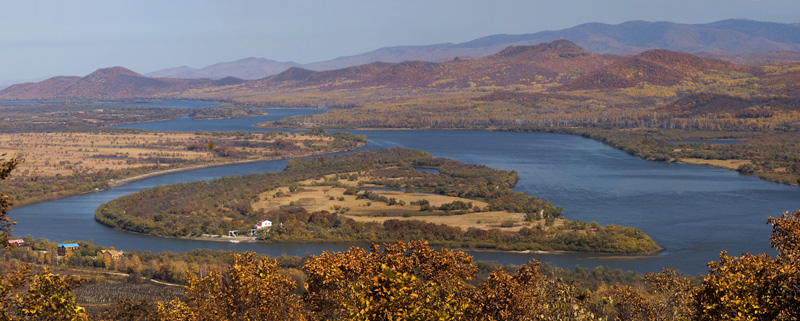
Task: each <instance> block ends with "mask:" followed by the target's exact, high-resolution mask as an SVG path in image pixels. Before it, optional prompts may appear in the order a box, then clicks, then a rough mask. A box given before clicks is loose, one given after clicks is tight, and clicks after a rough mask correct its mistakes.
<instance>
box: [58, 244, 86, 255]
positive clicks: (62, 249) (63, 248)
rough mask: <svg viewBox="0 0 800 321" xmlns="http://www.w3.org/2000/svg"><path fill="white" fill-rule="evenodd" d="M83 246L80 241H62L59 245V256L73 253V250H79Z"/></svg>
mask: <svg viewBox="0 0 800 321" xmlns="http://www.w3.org/2000/svg"><path fill="white" fill-rule="evenodd" d="M80 247H81V246H80V245H78V243H62V244H59V245H58V256H67V255H68V254H72V252H73V251H76V250H78V248H80Z"/></svg>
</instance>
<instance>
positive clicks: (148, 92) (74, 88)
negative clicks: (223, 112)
mask: <svg viewBox="0 0 800 321" xmlns="http://www.w3.org/2000/svg"><path fill="white" fill-rule="evenodd" d="M62 78H63V79H62ZM213 85H214V84H213V82H212V81H211V80H208V79H201V80H187V79H170V78H150V77H145V76H142V75H140V74H138V73H135V72H133V71H130V70H128V69H125V68H122V67H113V68H106V69H99V70H97V71H95V72H93V73H91V74H89V75H88V76H86V77H83V78H79V77H57V78H51V79H48V80H45V81H42V82H38V83H31V84H23V85H17V86H11V87H9V88H7V89H5V90H2V91H0V99H9V100H21V99H90V100H91V99H129V98H148V97H156V96H163V95H169V94H177V93H181V92H184V91H186V90H188V89H191V88H201V87H210V86H213Z"/></svg>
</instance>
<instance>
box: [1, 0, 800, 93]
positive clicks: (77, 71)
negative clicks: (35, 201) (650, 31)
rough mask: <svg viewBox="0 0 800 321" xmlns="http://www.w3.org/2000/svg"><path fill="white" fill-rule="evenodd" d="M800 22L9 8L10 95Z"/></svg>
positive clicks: (297, 3) (645, 12)
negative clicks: (571, 32)
mask: <svg viewBox="0 0 800 321" xmlns="http://www.w3.org/2000/svg"><path fill="white" fill-rule="evenodd" d="M730 18H748V19H753V20H760V21H771V22H791V23H796V22H800V1H798V0H657V1H654V0H519V1H505V0H494V1H474V0H457V1H450V0H393V1H384V0H363V1H361V0H359V1H350V0H314V1H311V0H283V1H265V0H258V1H256V0H228V1H221V0H220V1H203V0H186V1H184V0H167V1H163V0H161V1H149V0H133V1H126V0H115V1H108V0H103V1H80V0H74V1H63V0H52V1H49V0H31V1H24V0H23V1H12V0H0V84H2V83H4V82H8V81H10V80H16V81H21V80H32V79H37V78H42V77H49V76H56V75H74V76H84V75H86V74H89V73H91V72H92V71H94V70H96V69H98V68H105V67H112V66H123V67H126V68H129V69H132V70H134V71H136V72H139V73H147V72H151V71H155V70H159V69H163V68H170V67H177V66H181V65H188V66H190V67H195V68H200V67H205V66H207V65H211V64H214V63H218V62H224V61H233V60H238V59H241V58H246V57H263V58H267V59H273V60H278V61H289V60H291V61H295V62H299V63H308V62H314V61H321V60H328V59H332V58H336V57H339V56H348V55H354V54H359V53H363V52H366V51H370V50H374V49H378V48H381V47H389V46H398V45H426V44H434V43H443V42H454V43H459V42H466V41H469V40H472V39H475V38H479V37H483V36H488V35H493V34H499V33H505V34H522V33H534V32H538V31H543V30H559V29H564V28H569V27H572V26H575V25H579V24H582V23H587V22H604V23H610V24H616V23H621V22H624V21H630V20H645V21H672V22H680V23H707V22H713V21H718V20H723V19H730Z"/></svg>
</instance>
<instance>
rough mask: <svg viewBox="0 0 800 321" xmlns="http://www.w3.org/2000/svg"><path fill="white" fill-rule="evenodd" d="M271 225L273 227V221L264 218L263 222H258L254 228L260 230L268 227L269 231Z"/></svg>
mask: <svg viewBox="0 0 800 321" xmlns="http://www.w3.org/2000/svg"><path fill="white" fill-rule="evenodd" d="M271 227H272V221H269V220H263V221H261V222H258V223H256V225H254V226H253V228H254V229H255V230H256V231H257V230H260V229H263V228H265V229H267V231H269V229H270V228H271Z"/></svg>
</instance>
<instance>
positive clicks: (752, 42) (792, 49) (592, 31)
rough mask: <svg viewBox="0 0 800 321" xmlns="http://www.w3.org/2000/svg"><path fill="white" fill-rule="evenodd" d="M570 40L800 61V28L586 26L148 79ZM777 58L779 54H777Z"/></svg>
mask: <svg viewBox="0 0 800 321" xmlns="http://www.w3.org/2000/svg"><path fill="white" fill-rule="evenodd" d="M558 39H566V40H569V41H571V42H573V43H575V44H577V45H579V46H581V47H582V48H583V49H585V50H587V51H590V52H593V53H608V54H622V55H633V54H636V53H640V52H643V51H647V50H652V49H666V50H670V51H681V52H689V53H694V54H697V55H701V56H706V57H712V58H721V59H725V60H729V61H733V62H736V63H740V64H759V63H777V62H784V61H800V54H798V52H800V24H796V23H795V24H784V23H772V22H759V21H752V20H743V19H732V20H723V21H718V22H713V23H707V24H679V23H672V22H645V21H630V22H625V23H621V24H617V25H609V24H604V23H587V24H582V25H579V26H575V27H572V28H568V29H563V30H558V31H542V32H537V33H533V34H522V35H506V34H500V35H492V36H488V37H483V38H478V39H475V40H472V41H469V42H465V43H460V44H453V43H443V44H434V45H427V46H398V47H388V48H381V49H377V50H374V51H370V52H366V53H363V54H359V55H354V56H347V57H339V58H336V59H333V60H327V61H320V62H314V63H309V64H304V65H300V64H297V63H295V62H278V61H273V60H267V59H262V58H246V59H242V60H239V61H234V62H224V63H219V64H215V65H211V66H208V67H204V68H201V69H194V68H190V67H186V66H184V67H177V68H170V69H164V70H159V71H156V72H152V73H148V74H146V75H147V76H150V77H167V78H191V79H194V78H211V79H220V78H224V77H236V78H241V79H260V78H265V77H268V76H271V75H275V74H278V73H281V72H283V71H285V70H287V69H289V68H292V67H300V68H303V69H308V70H316V71H322V70H335V69H342V68H347V67H352V66H359V65H365V64H369V63H373V62H388V63H395V62H403V61H412V60H419V61H428V62H442V61H446V60H452V59H454V58H455V57H461V58H467V59H470V58H478V57H485V56H488V55H492V54H495V53H498V52H500V51H501V50H503V49H505V48H507V47H509V46H527V45H536V44H540V43H548V42H552V41H555V40H558ZM776 52H779V53H776Z"/></svg>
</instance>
